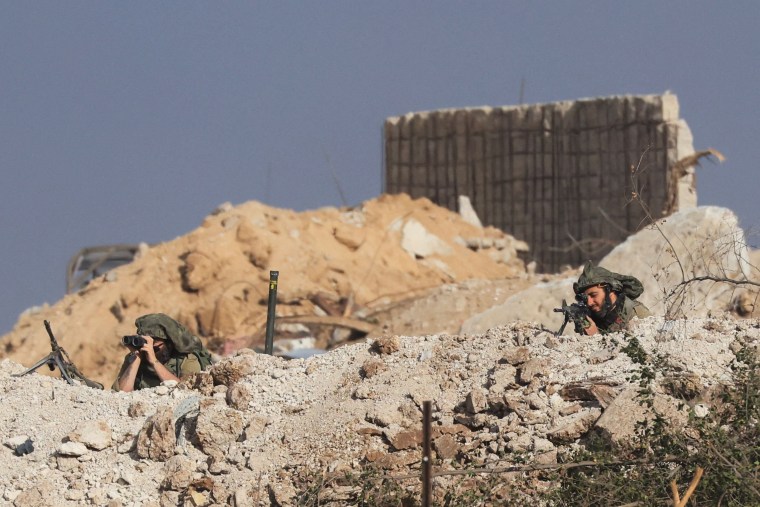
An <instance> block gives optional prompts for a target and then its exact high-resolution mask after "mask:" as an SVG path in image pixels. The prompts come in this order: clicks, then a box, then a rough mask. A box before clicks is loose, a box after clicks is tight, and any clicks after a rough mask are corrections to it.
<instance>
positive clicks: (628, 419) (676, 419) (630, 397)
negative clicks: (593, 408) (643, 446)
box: [594, 386, 688, 446]
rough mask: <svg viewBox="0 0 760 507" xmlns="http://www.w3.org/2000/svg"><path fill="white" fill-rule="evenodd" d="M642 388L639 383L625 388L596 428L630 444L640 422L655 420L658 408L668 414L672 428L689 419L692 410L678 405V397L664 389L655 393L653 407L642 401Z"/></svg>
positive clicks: (611, 439) (608, 437)
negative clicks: (664, 391)
mask: <svg viewBox="0 0 760 507" xmlns="http://www.w3.org/2000/svg"><path fill="white" fill-rule="evenodd" d="M639 390H640V389H639V388H638V387H636V386H631V387H628V388H626V389H625V390H623V391H622V392H621V393H620V395H618V396H617V397H616V398H615V399H614V400H613V401H612V403H611V404H610V406H608V407H607V408H606V410H605V411H604V413H603V414H602V416H601V417H600V418H599V419H598V420H597V421H596V424H595V426H594V429H595V431H598V432H599V434H600V435H601V436H602V437H604V438H605V439H606V440H607V441H608V442H609V443H610V444H612V445H615V446H626V445H628V444H629V443H630V442H631V441H632V440H633V439H634V438H635V437H636V431H637V424H638V423H641V422H644V421H647V420H652V419H653V418H654V411H656V412H657V413H658V414H659V415H660V416H662V417H664V418H665V419H666V420H667V421H668V423H669V425H670V426H671V428H674V429H675V428H678V427H681V426H683V425H684V424H685V423H686V420H687V418H688V412H686V411H684V410H679V409H678V406H679V404H678V401H677V400H675V399H673V398H672V397H670V396H668V395H666V394H664V393H654V394H653V395H652V400H651V401H652V403H653V409H654V411H653V410H652V409H650V408H649V407H648V406H647V405H646V404H642V403H641V401H642V398H641V396H640V395H639Z"/></svg>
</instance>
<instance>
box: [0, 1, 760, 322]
mask: <svg viewBox="0 0 760 507" xmlns="http://www.w3.org/2000/svg"><path fill="white" fill-rule="evenodd" d="M758 21H760V2H754V1H745V2H741V1H733V2H707V1H691V2H685V1H670V2H662V1H636V2H630V1H629V2H618V1H587V2H586V1H583V2H582V1H577V2H571V1H563V2H560V1H547V2H509V1H504V2H478V1H473V2H454V1H444V2H416V1H411V2H410V1H372V2H369V1H331V0H326V1H320V2H279V1H278V2H275V1H269V2H232V1H229V2H192V1H183V2H147V1H134V2H111V1H101V2H95V1H89V2H83V1H69V2H53V1H24V2H4V3H2V4H0V171H1V172H0V174H2V182H3V184H2V185H0V227H1V230H2V232H3V238H4V240H3V255H2V263H0V283H1V284H2V285H1V286H2V292H0V334H2V333H5V332H7V331H9V330H10V329H11V327H12V326H13V323H14V322H15V321H16V318H17V316H18V314H19V313H20V312H22V311H23V310H24V309H26V308H28V307H31V306H34V305H40V304H42V303H44V302H48V303H51V304H52V303H54V302H55V301H57V300H58V299H60V298H61V297H62V296H63V293H64V289H65V269H66V264H67V262H68V260H69V258H70V257H71V256H72V255H73V254H74V253H75V252H76V251H78V250H79V249H80V248H82V247H85V246H93V245H100V244H108V243H136V242H141V241H144V242H148V243H157V242H161V241H168V240H171V239H173V238H175V237H177V236H181V235H184V234H186V233H187V232H189V231H191V230H193V229H194V228H195V227H197V226H198V225H199V224H200V223H201V221H202V220H203V218H204V217H205V216H206V215H207V214H209V213H210V212H211V211H212V210H213V209H214V208H216V207H217V205H219V204H221V203H224V202H227V201H229V202H232V203H233V204H239V203H242V202H245V201H248V200H252V199H255V200H260V201H264V202H266V203H268V204H271V205H274V206H279V207H285V208H292V209H296V210H299V211H300V210H304V209H313V208H317V207H321V206H339V205H341V204H343V202H342V201H343V198H342V197H341V192H342V194H343V195H344V196H345V200H346V203H347V204H349V205H355V204H358V203H360V202H361V201H364V200H366V199H370V198H373V197H375V196H377V195H378V194H379V193H380V192H381V188H382V187H381V170H382V167H381V166H382V156H381V153H382V137H381V134H382V130H381V129H382V123H383V120H384V119H385V118H387V117H389V116H396V115H400V114H404V113H407V112H410V111H420V110H430V109H439V108H450V107H469V106H484V105H486V106H502V105H513V104H516V103H517V102H518V100H519V97H520V85H521V82H522V81H523V80H524V82H525V88H524V101H525V102H527V103H538V102H552V101H557V100H573V99H577V98H583V97H595V96H609V95H620V94H649V93H662V92H664V91H665V90H670V91H672V92H673V93H675V94H677V95H678V98H679V101H680V104H681V117H682V118H684V119H685V120H686V121H687V122H688V124H689V126H690V127H691V130H692V132H693V134H694V144H695V148H696V149H705V148H708V147H711V148H715V149H717V150H720V151H721V152H722V153H723V154H724V155H725V156H726V158H727V160H726V162H725V163H723V164H720V165H716V164H713V163H711V162H705V163H704V164H703V167H702V168H700V169H699V170H698V193H699V202H700V204H712V205H719V206H725V207H728V208H731V209H732V210H734V211H735V212H736V213H737V215H738V216H739V218H740V221H741V223H742V225H743V226H744V227H745V228H746V229H748V230H755V229H758V228H759V227H760V204H759V203H760V199H758V196H757V194H758V190H760V185H759V184H758V178H757V176H756V166H757V164H758V159H760V156H759V155H760V153H759V150H758V146H759V145H760V141H758V139H759V138H760V136H759V135H758V134H759V133H760V132H758V130H759V129H758V118H757V116H758V113H760V86H758V83H759V82H760V65H758V63H757V62H758V59H759V58H760V36H758V34H757V27H756V25H757V22H758ZM333 174H334V175H335V177H336V178H337V179H338V180H339V181H340V189H339V188H338V185H337V184H336V183H335V180H334V179H333V176H332V175H333ZM752 242H753V243H754V244H757V243H758V241H757V238H756V237H754V239H753V240H752Z"/></svg>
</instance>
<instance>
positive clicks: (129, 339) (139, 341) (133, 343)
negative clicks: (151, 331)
mask: <svg viewBox="0 0 760 507" xmlns="http://www.w3.org/2000/svg"><path fill="white" fill-rule="evenodd" d="M146 343H148V342H147V341H146V340H145V338H143V337H142V336H140V335H139V334H132V335H129V336H123V337H122V338H121V344H122V345H126V346H128V347H134V348H136V349H139V348H142V346H143V345H145V344H146Z"/></svg>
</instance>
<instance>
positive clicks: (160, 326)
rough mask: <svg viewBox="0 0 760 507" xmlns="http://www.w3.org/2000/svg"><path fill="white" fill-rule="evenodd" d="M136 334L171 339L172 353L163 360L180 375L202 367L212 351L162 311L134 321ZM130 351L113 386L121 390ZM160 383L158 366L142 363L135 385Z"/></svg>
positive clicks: (168, 367) (143, 387)
mask: <svg viewBox="0 0 760 507" xmlns="http://www.w3.org/2000/svg"><path fill="white" fill-rule="evenodd" d="M135 326H136V327H137V334H140V335H145V336H152V337H154V338H159V339H162V340H170V341H171V342H172V344H173V345H174V350H173V351H172V355H171V357H170V358H169V359H168V360H167V361H166V362H165V363H163V365H164V366H166V368H167V369H168V370H169V371H170V372H172V373H173V374H174V375H176V376H177V377H179V378H183V377H186V376H188V375H191V374H193V373H198V372H199V371H201V370H202V369H203V368H204V367H205V364H202V360H203V362H204V363H205V362H206V358H208V359H209V361H210V357H211V355H210V354H209V353H208V350H206V349H205V348H204V347H203V344H202V343H201V340H200V339H199V338H198V337H197V336H195V335H193V334H192V333H190V331H188V330H187V329H186V328H185V327H184V326H183V325H182V324H180V323H179V322H177V321H176V320H174V319H172V318H171V317H169V316H168V315H164V314H163V313H151V314H148V315H143V316H142V317H139V318H138V319H137V320H136V321H135ZM131 355H132V354H131V353H130V354H128V355H127V357H125V358H124V362H123V363H122V365H121V369H120V370H119V375H118V376H117V377H116V380H115V381H114V383H113V385H112V386H111V389H113V390H114V391H118V390H119V378H120V377H121V375H122V373H124V370H126V368H127V366H129V362H130V357H131ZM160 384H161V380H160V379H159V378H158V376H157V375H156V372H155V370H154V369H153V367H152V366H151V365H149V364H148V363H147V362H146V361H143V362H142V363H141V364H140V368H139V369H138V370H137V377H136V378H135V389H145V388H148V387H156V386H158V385H160Z"/></svg>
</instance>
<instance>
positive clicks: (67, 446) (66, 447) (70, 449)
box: [58, 442, 90, 457]
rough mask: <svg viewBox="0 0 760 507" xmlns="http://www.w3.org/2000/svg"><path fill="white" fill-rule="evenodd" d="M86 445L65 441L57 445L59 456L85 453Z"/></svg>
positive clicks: (86, 451) (82, 454) (75, 455)
mask: <svg viewBox="0 0 760 507" xmlns="http://www.w3.org/2000/svg"><path fill="white" fill-rule="evenodd" d="M88 452H90V451H88V450H87V447H86V446H85V445H84V444H82V443H79V442H65V443H63V444H61V445H60V446H59V447H58V454H59V455H61V456H73V457H79V456H84V455H85V454H87V453H88Z"/></svg>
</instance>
